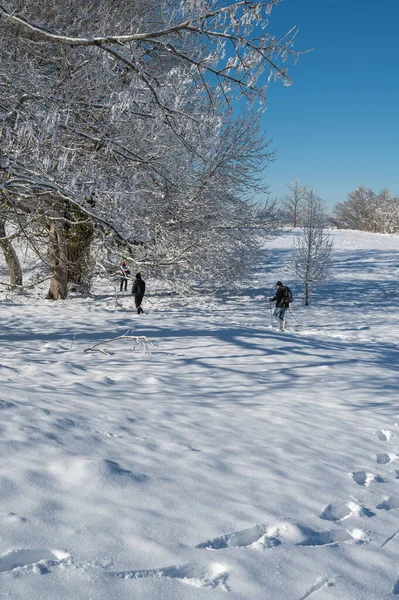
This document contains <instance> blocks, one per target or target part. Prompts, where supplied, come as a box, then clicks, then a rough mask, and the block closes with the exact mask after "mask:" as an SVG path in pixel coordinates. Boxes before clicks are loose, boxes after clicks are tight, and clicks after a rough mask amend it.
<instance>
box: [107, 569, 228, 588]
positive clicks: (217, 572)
mask: <svg viewBox="0 0 399 600" xmlns="http://www.w3.org/2000/svg"><path fill="white" fill-rule="evenodd" d="M106 575H108V577H117V578H119V579H144V578H147V577H156V578H160V577H168V578H170V579H178V580H179V581H181V582H182V583H186V584H188V585H192V586H194V587H197V588H199V587H201V588H216V587H220V588H222V589H224V590H226V591H229V587H228V586H227V579H228V576H229V574H228V572H227V571H226V568H225V567H224V566H223V565H221V564H218V563H211V564H210V565H205V566H201V565H197V564H195V563H188V564H185V565H180V566H175V565H172V566H170V567H163V568H160V569H145V570H132V571H114V572H108V573H106Z"/></svg>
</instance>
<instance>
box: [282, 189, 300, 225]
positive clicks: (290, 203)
mask: <svg viewBox="0 0 399 600" xmlns="http://www.w3.org/2000/svg"><path fill="white" fill-rule="evenodd" d="M287 187H288V189H289V190H290V193H289V194H286V195H285V196H284V197H283V199H282V201H281V206H282V209H283V211H284V213H285V214H286V215H287V217H288V219H289V222H290V225H292V227H297V226H298V221H299V215H300V211H301V207H302V204H303V201H304V199H305V195H306V187H304V186H303V185H300V183H299V181H298V180H295V181H290V183H287Z"/></svg>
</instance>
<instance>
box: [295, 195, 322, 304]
mask: <svg viewBox="0 0 399 600" xmlns="http://www.w3.org/2000/svg"><path fill="white" fill-rule="evenodd" d="M326 223H327V215H326V213H325V210H324V207H323V202H322V200H321V199H320V198H319V197H318V196H316V194H314V192H313V190H311V191H308V192H307V194H306V196H305V200H304V205H303V208H302V211H301V220H300V228H301V230H302V231H301V233H300V235H298V236H296V238H295V239H294V243H293V249H292V254H291V258H290V260H289V262H288V264H287V268H288V270H289V271H290V272H291V273H292V274H293V275H294V276H295V277H296V278H297V279H298V280H299V281H300V282H301V283H302V285H303V288H304V291H305V298H304V302H305V305H306V306H308V304H309V298H310V295H311V292H312V289H313V288H314V286H315V284H316V283H319V282H322V281H325V280H326V279H327V277H328V276H329V274H330V272H331V269H332V249H333V241H332V239H331V237H330V235H329V233H328V230H327V229H326Z"/></svg>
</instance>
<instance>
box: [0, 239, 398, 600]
mask: <svg viewBox="0 0 399 600" xmlns="http://www.w3.org/2000/svg"><path fill="white" fill-rule="evenodd" d="M291 236H292V234H289V235H287V236H286V237H284V238H279V239H277V240H276V241H275V242H274V243H273V244H272V247H271V250H270V253H269V255H268V256H266V255H265V267H264V269H263V270H262V271H261V272H260V273H259V277H258V283H257V284H255V285H254V287H253V288H252V289H246V290H243V291H242V293H234V294H232V295H231V296H230V297H224V298H221V299H217V298H213V299H211V298H209V299H207V301H206V302H205V301H203V300H201V302H198V303H195V302H193V303H191V304H188V303H187V302H185V301H178V300H176V299H174V300H173V299H171V298H168V297H165V296H162V295H156V294H153V295H151V291H150V290H151V287H150V289H149V297H148V299H147V307H150V310H149V311H148V313H147V314H146V315H144V316H140V317H138V316H137V315H136V314H135V313H134V311H133V310H132V305H133V302H132V298H131V296H129V294H127V295H126V296H123V297H122V299H121V302H122V304H123V305H124V306H125V307H126V308H127V309H128V310H125V311H122V310H121V309H119V308H116V307H115V301H114V298H113V295H112V290H111V289H110V290H109V293H107V290H105V292H104V291H102V293H101V295H100V293H99V294H97V295H95V297H94V298H93V299H79V298H78V297H76V298H72V297H71V299H69V300H68V301H66V302H59V303H53V304H52V303H48V302H46V301H44V300H42V299H40V298H38V297H35V296H29V297H27V296H15V297H13V298H11V299H10V298H9V299H8V300H5V299H4V300H3V302H2V329H1V334H0V335H1V342H2V350H3V352H2V357H1V360H0V362H1V364H0V367H1V368H0V375H1V378H2V382H1V383H2V385H1V396H0V456H1V457H2V461H1V463H0V489H1V496H0V515H1V521H2V535H1V538H0V590H1V596H2V595H4V597H8V596H10V597H12V598H17V599H27V598H40V599H41V600H50V598H56V599H57V600H69V599H70V598H72V597H73V598H74V599H76V600H83V599H84V600H87V599H88V598H96V600H109V598H111V597H112V598H118V599H122V600H128V599H129V600H131V599H132V598H151V600H169V599H172V598H173V599H176V598H178V599H179V600H180V599H182V600H186V599H187V600H188V599H190V600H191V599H192V598H194V599H196V598H198V599H202V598H207V599H208V598H212V600H218V599H219V598H232V599H248V600H258V599H259V600H260V599H262V600H264V599H265V598H270V599H273V600H291V599H292V600H305V598H309V597H311V599H312V600H313V599H314V600H338V599H339V600H360V599H367V600H386V599H388V598H390V599H393V598H394V596H395V595H397V594H399V567H398V561H397V552H398V543H399V535H397V534H398V531H399V523H398V514H399V513H398V508H399V464H398V455H399V449H398V439H399V429H398V425H397V423H398V422H399V409H398V404H397V399H398V338H397V323H398V319H399V310H398V308H397V304H398V303H397V299H396V297H395V296H394V294H392V293H391V292H390V291H391V290H392V289H394V288H395V286H396V279H397V252H398V249H399V241H398V238H395V237H390V236H382V235H372V234H362V233H358V232H334V236H335V244H336V276H335V278H334V280H332V281H331V282H329V283H328V284H327V285H326V286H325V287H324V288H320V289H319V290H317V291H316V292H315V294H314V296H313V298H312V304H311V306H310V307H307V308H306V307H303V306H302V305H301V299H300V290H299V288H298V286H296V284H295V282H293V283H292V285H291V281H290V280H289V276H288V275H286V274H284V271H283V263H284V259H285V257H286V256H287V253H288V251H289V248H290V244H291ZM270 265H271V266H272V270H271V269H270ZM278 279H282V280H283V281H286V282H287V283H289V285H290V287H291V289H292V290H293V293H294V303H293V305H292V311H293V313H294V315H295V317H296V318H297V320H298V321H299V323H300V324H301V325H297V324H296V322H295V321H294V319H293V317H292V316H291V315H290V314H288V316H287V321H288V325H287V331H286V332H285V333H283V334H282V333H280V332H278V331H277V330H275V329H272V328H271V324H270V313H269V303H268V302H267V300H265V299H264V296H266V297H267V296H269V295H271V294H272V292H273V289H274V285H275V282H276V281H277V280H278ZM143 306H144V308H146V306H145V305H143ZM128 330H131V332H133V334H137V335H144V336H146V337H147V338H148V340H150V341H151V342H153V343H154V344H156V349H155V350H154V351H153V352H152V353H151V354H145V353H143V352H140V351H137V349H136V350H135V349H134V348H133V346H132V343H131V341H129V340H118V341H115V342H114V343H112V344H110V345H107V346H106V348H107V351H108V352H109V356H104V355H102V354H100V353H84V350H85V349H86V348H88V347H89V346H91V345H93V344H95V343H97V342H99V341H101V340H103V339H108V338H112V337H114V336H117V335H123V334H124V333H126V332H127V331H128Z"/></svg>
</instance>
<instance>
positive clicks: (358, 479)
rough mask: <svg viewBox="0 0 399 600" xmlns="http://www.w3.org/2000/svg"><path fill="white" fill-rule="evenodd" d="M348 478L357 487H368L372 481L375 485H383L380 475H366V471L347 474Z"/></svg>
mask: <svg viewBox="0 0 399 600" xmlns="http://www.w3.org/2000/svg"><path fill="white" fill-rule="evenodd" d="M349 477H351V478H352V479H353V481H354V482H355V483H357V485H363V486H365V487H368V486H369V485H370V483H371V482H372V481H375V482H376V483H384V482H385V479H384V477H382V476H381V475H374V474H373V473H366V471H353V472H352V473H349Z"/></svg>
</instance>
